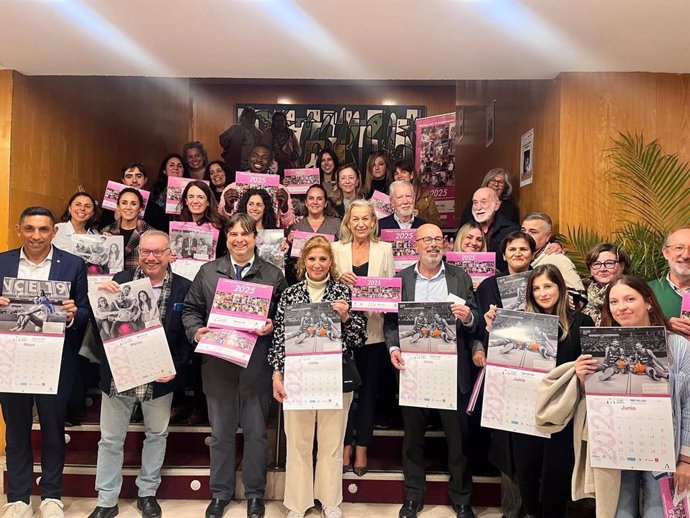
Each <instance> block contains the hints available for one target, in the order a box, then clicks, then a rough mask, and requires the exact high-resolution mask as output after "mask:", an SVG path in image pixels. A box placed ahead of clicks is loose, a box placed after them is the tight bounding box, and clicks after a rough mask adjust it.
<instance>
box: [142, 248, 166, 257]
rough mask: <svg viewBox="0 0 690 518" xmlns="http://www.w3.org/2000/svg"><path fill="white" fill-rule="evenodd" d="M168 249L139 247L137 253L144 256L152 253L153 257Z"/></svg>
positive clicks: (159, 255)
mask: <svg viewBox="0 0 690 518" xmlns="http://www.w3.org/2000/svg"><path fill="white" fill-rule="evenodd" d="M168 250H170V248H164V249H163V250H148V249H146V248H140V249H139V255H143V256H144V257H148V256H149V255H152V254H153V257H161V256H162V255H163V254H164V253H165V252H167V251H168Z"/></svg>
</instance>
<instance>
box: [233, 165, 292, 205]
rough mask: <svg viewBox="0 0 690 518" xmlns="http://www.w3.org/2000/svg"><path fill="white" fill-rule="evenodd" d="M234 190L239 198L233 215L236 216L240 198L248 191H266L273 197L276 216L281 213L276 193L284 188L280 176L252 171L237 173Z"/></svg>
mask: <svg viewBox="0 0 690 518" xmlns="http://www.w3.org/2000/svg"><path fill="white" fill-rule="evenodd" d="M234 188H235V190H236V191H237V193H238V195H239V197H238V199H237V200H236V201H235V205H234V207H233V209H232V214H235V213H236V212H237V206H238V204H239V201H240V198H242V195H243V194H244V192H245V191H246V190H248V189H264V190H265V191H266V192H267V193H268V195H269V196H270V197H271V201H272V202H273V210H274V211H275V212H276V214H277V213H278V212H279V207H278V200H277V198H276V192H277V191H278V189H279V188H282V187H281V185H280V175H278V174H265V173H252V172H251V171H237V172H236V173H235V185H234Z"/></svg>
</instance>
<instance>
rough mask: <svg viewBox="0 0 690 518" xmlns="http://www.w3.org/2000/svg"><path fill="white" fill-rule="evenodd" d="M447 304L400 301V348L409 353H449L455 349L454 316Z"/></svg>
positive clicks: (448, 303) (449, 304)
mask: <svg viewBox="0 0 690 518" xmlns="http://www.w3.org/2000/svg"><path fill="white" fill-rule="evenodd" d="M450 306H451V303H450V302H400V303H399V304H398V333H399V336H400V349H401V350H402V351H403V353H405V352H412V353H444V352H445V353H452V352H455V351H456V350H457V333H456V330H455V317H454V316H453V312H452V311H451V310H450Z"/></svg>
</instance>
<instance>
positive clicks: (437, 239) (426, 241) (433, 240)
mask: <svg viewBox="0 0 690 518" xmlns="http://www.w3.org/2000/svg"><path fill="white" fill-rule="evenodd" d="M417 241H422V242H423V243H424V244H425V245H430V244H431V243H436V244H437V245H442V244H443V236H441V237H430V236H427V237H420V238H419V239H417Z"/></svg>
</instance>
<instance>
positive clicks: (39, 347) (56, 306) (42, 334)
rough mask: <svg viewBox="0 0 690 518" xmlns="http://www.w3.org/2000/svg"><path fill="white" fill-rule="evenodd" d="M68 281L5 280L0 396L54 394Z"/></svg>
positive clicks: (0, 328)
mask: <svg viewBox="0 0 690 518" xmlns="http://www.w3.org/2000/svg"><path fill="white" fill-rule="evenodd" d="M70 287H71V285H70V283H69V282H67V281H39V280H33V279H16V278H13V277H5V278H4V279H3V283H2V296H3V297H7V298H8V299H10V302H9V304H7V305H5V306H0V392H15V393H26V394H57V390H58V382H59V379H60V366H61V363H62V348H63V346H64V342H65V323H66V319H67V313H66V312H65V311H64V310H63V309H62V301H64V300H68V299H69V292H70Z"/></svg>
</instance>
